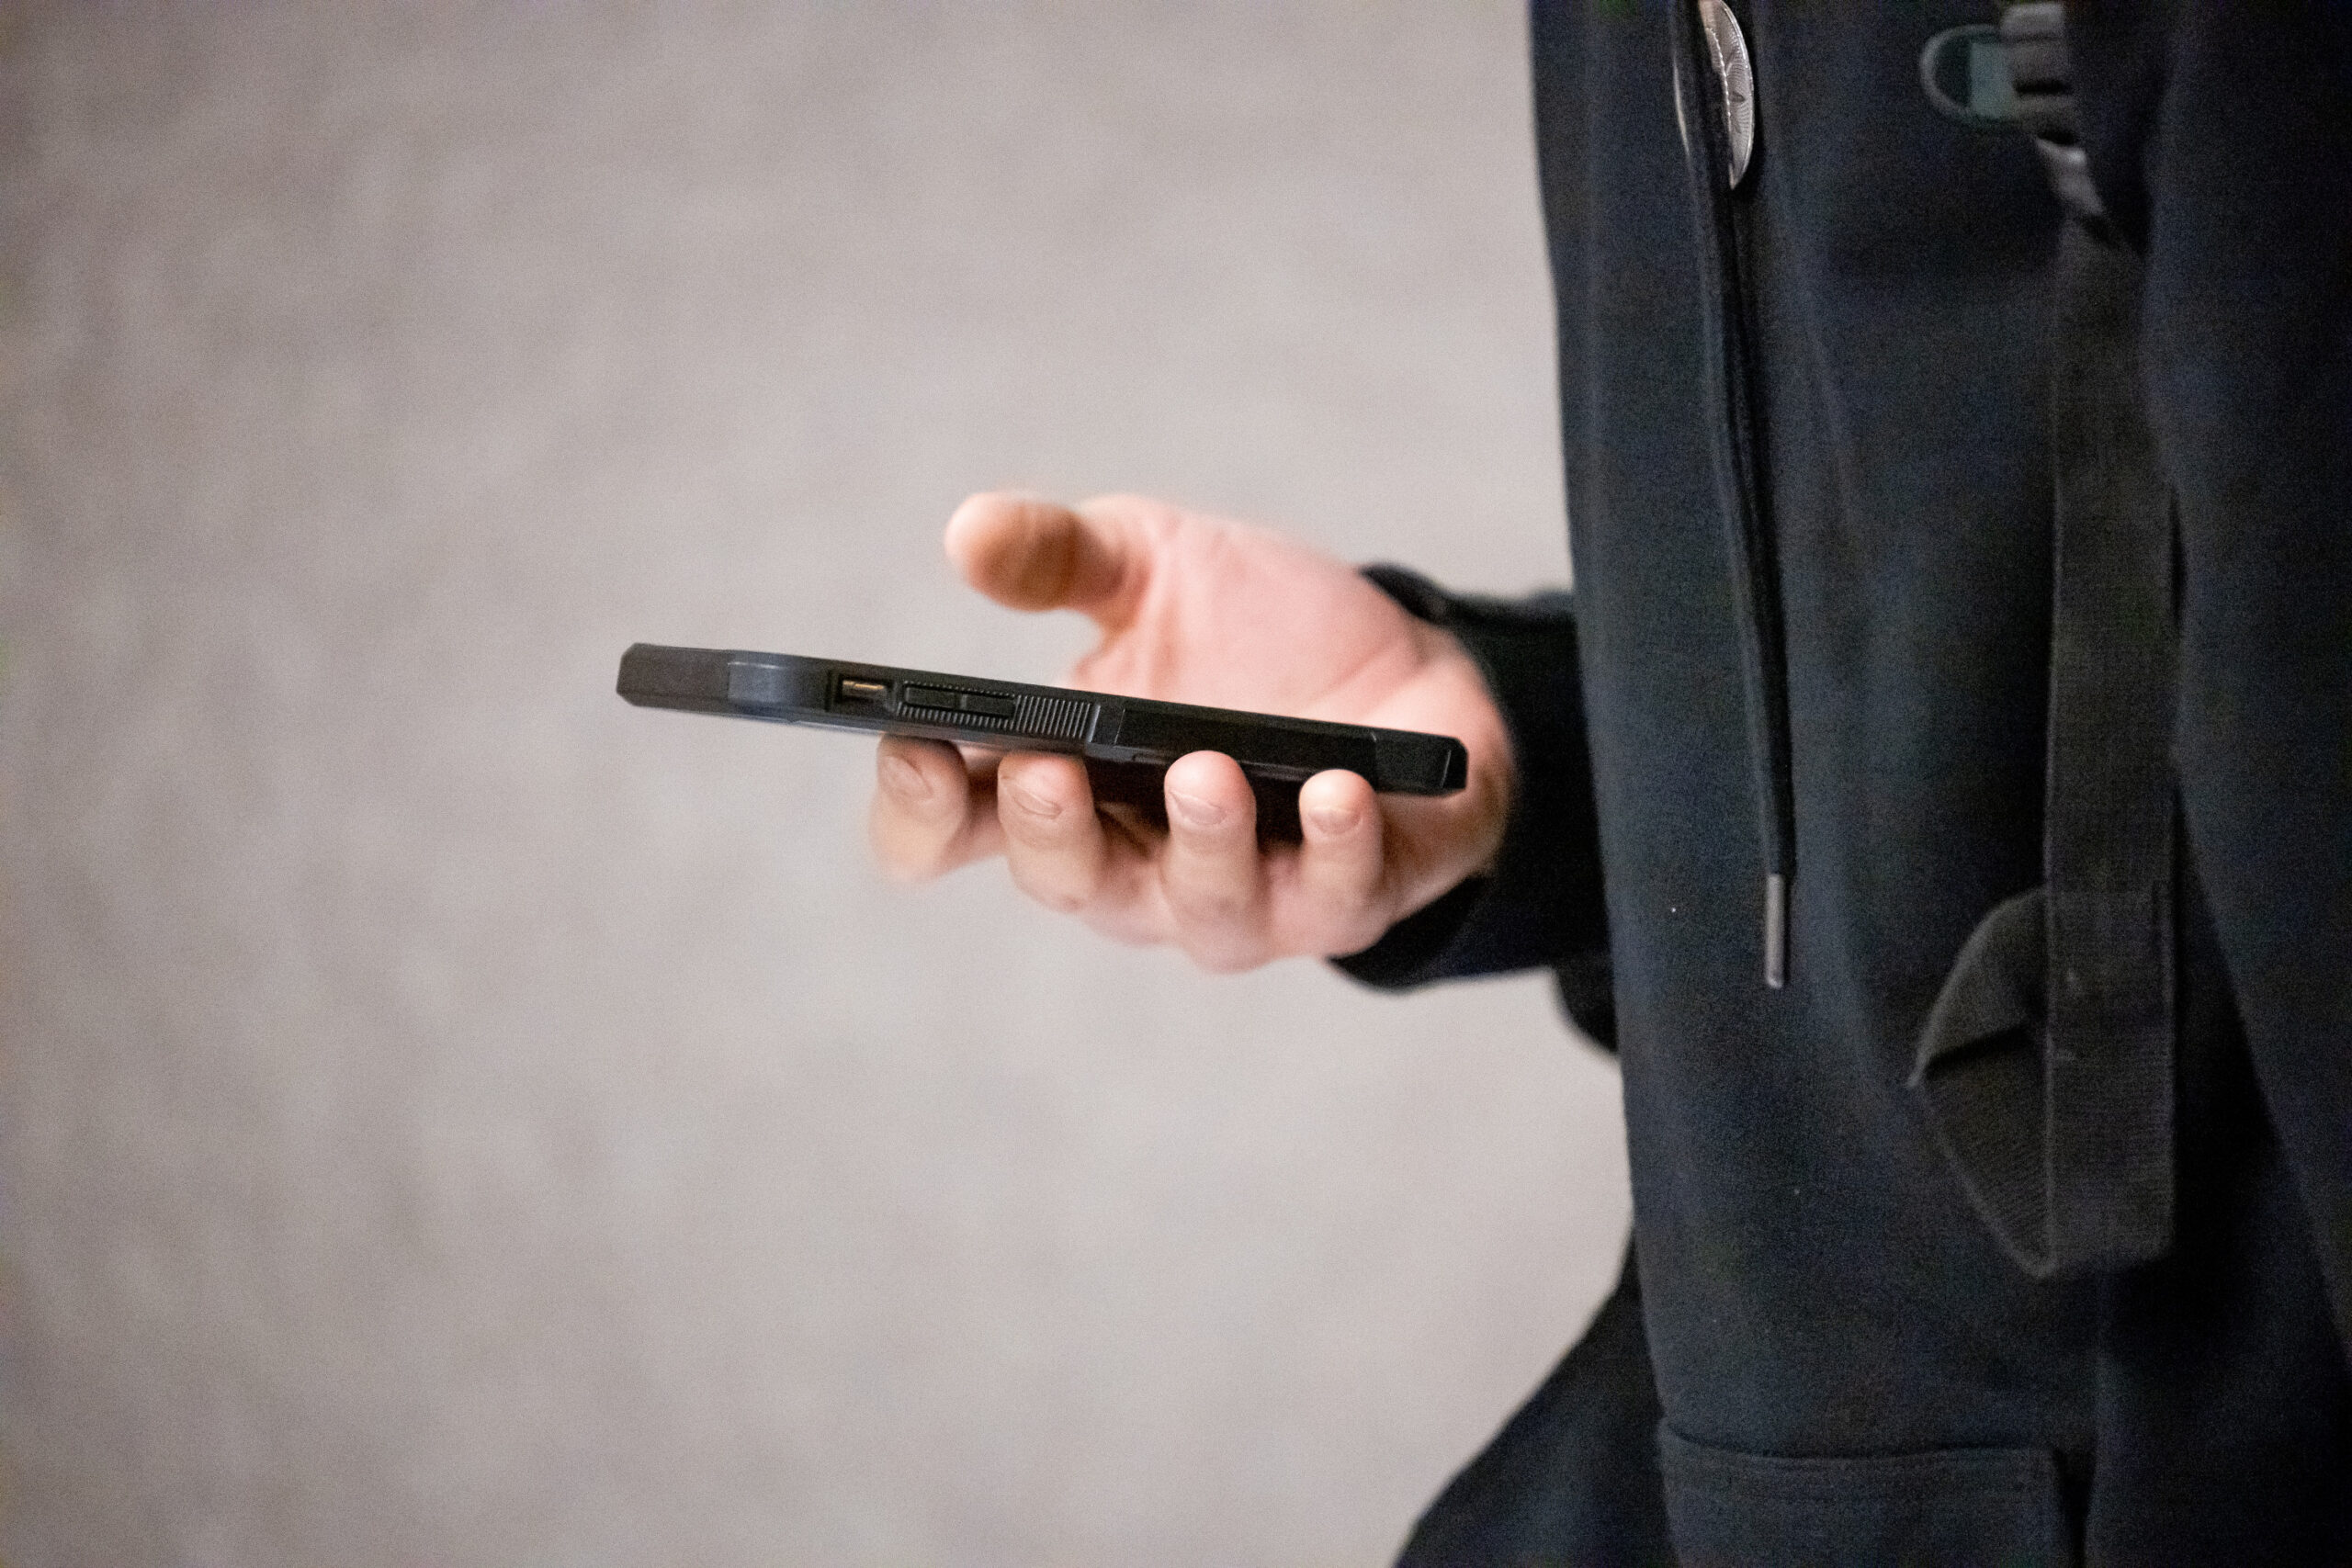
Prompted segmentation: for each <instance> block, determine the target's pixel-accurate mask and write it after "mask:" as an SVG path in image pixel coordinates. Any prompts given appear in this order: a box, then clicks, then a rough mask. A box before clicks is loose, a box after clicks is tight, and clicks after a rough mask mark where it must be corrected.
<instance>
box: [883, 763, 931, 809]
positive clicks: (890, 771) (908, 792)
mask: <svg viewBox="0 0 2352 1568" xmlns="http://www.w3.org/2000/svg"><path fill="white" fill-rule="evenodd" d="M882 783H883V785H884V787H886V788H887V789H888V790H889V792H890V793H891V794H892V795H898V796H899V797H901V798H902V799H906V800H928V799H930V798H931V785H930V784H929V783H927V782H926V781H925V780H924V778H923V776H922V769H921V768H918V767H916V766H915V765H914V764H913V763H912V762H910V761H907V760H906V759H905V758H904V757H885V758H883V759H882Z"/></svg>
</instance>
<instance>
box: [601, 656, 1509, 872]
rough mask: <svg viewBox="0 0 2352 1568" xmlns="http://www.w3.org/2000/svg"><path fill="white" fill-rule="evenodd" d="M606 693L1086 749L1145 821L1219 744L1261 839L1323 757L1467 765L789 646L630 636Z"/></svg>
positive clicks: (690, 706) (1376, 776)
mask: <svg viewBox="0 0 2352 1568" xmlns="http://www.w3.org/2000/svg"><path fill="white" fill-rule="evenodd" d="M619 691H620V694H621V695H622V696H623V697H625V698H627V699H628V701H630V702H632V703H634V704H636V705H638V706H639V707H662V708H683V709H684V710H686V711H688V712H691V713H716V714H726V715H729V716H734V717H738V718H758V719H766V720H769V721H770V722H773V723H778V724H813V725H822V726H825V727H828V728H835V729H856V730H864V731H866V732H868V733H874V734H882V735H913V736H920V737H922V738H923V739H929V740H959V741H963V742H965V743H967V744H970V745H978V746H994V747H1001V748H1002V749H1004V750H1020V751H1059V752H1064V753H1066V754H1068V755H1070V756H1074V757H1082V758H1084V759H1085V761H1086V768H1087V774H1088V777H1089V779H1090V780H1091V782H1092V784H1093V787H1094V794H1095V797H1096V798H1097V799H1098V800H1104V801H1117V802H1121V803H1124V804H1125V805H1128V806H1132V807H1137V808H1139V809H1141V810H1142V811H1144V812H1146V813H1147V814H1148V815H1150V816H1151V817H1152V818H1153V819H1154V820H1159V812H1160V811H1161V809H1162V807H1163V801H1164V796H1163V795H1162V794H1161V784H1160V780H1161V775H1162V774H1164V773H1166V772H1167V770H1168V765H1169V764H1170V762H1173V761H1175V760H1176V759H1177V758H1179V757H1182V756H1183V755H1185V754H1186V753H1188V752H1192V751H1222V752H1224V753H1225V754H1226V755H1227V756H1228V757H1230V758H1232V759H1233V760H1234V761H1237V762H1238V763H1240V764H1241V771H1242V773H1243V774H1244V775H1245V776H1246V777H1248V779H1249V780H1250V791H1251V793H1252V794H1253V795H1256V796H1257V800H1258V830H1259V832H1260V833H1261V834H1262V835H1265V836H1267V837H1270V838H1287V839H1295V838H1297V837H1298V786H1299V785H1300V784H1304V783H1306V781H1307V780H1308V779H1309V778H1311V777H1313V776H1314V775H1315V774H1317V773H1321V772H1323V771H1324V770H1325V769H1327V768H1345V769H1347V770H1348V771H1350V772H1351V773H1358V774H1361V775H1362V776H1363V779H1364V780H1365V782H1367V783H1368V784H1371V785H1372V787H1373V788H1374V789H1375V790H1378V791H1381V792H1383V793H1385V794H1391V795H1448V794H1451V793H1453V791H1455V790H1458V789H1460V788H1461V787H1462V784H1463V781H1464V779H1465V778H1466V777H1467V776H1468V774H1469V767H1470V758H1469V753H1467V752H1466V751H1464V750H1463V747H1462V742H1461V741H1459V740H1456V739H1453V738H1452V737H1451V736H1444V735H1423V734H1420V733H1419V732H1417V731H1414V730H1408V729H1375V728H1371V727H1370V726H1367V725H1359V724H1327V723H1324V722H1322V721H1320V720H1318V719H1311V718H1283V717H1280V716H1275V715H1272V714H1258V713H1241V712H1238V711H1236V710H1234V709H1231V708H1210V707H1195V706H1193V705H1190V704H1187V703H1163V702H1154V701H1152V700H1150V699H1148V698H1145V697H1119V696H1112V695H1110V694H1106V693H1102V692H1079V691H1072V690H1069V688H1067V687H1063V686H1028V685H1022V684H1019V683H1017V682H1012V681H988V680H980V679H978V678H976V677H974V676H970V675H944V674H940V673H937V672H935V671H928V670H900V669H897V668H894V667H892V666H890V665H887V664H857V663H852V662H849V661H847V660H837V659H803V658H799V657H797V656H795V655H793V654H788V653H752V652H745V651H741V650H739V649H715V648H664V647H661V646H659V645H657V644H654V643H646V642H640V643H639V644H637V645H636V646H635V647H633V648H631V649H629V650H628V652H627V653H624V654H623V655H621V672H620V684H619Z"/></svg>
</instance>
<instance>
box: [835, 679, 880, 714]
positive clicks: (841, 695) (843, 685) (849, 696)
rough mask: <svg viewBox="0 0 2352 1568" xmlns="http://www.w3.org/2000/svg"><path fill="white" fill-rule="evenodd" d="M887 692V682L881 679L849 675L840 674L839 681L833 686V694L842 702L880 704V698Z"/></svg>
mask: <svg viewBox="0 0 2352 1568" xmlns="http://www.w3.org/2000/svg"><path fill="white" fill-rule="evenodd" d="M889 694H890V687H889V684H888V682H883V681H861V680H858V679H857V678H856V677H854V676H851V675H844V676H842V678H841V680H840V682H838V683H837V684H836V685H835V686H834V687H833V695H834V697H835V698H836V699H838V700H839V701H842V702H844V703H858V704H865V705H872V706H875V707H879V706H881V705H882V700H883V699H884V698H885V697H887V696H888V695H889Z"/></svg>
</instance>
